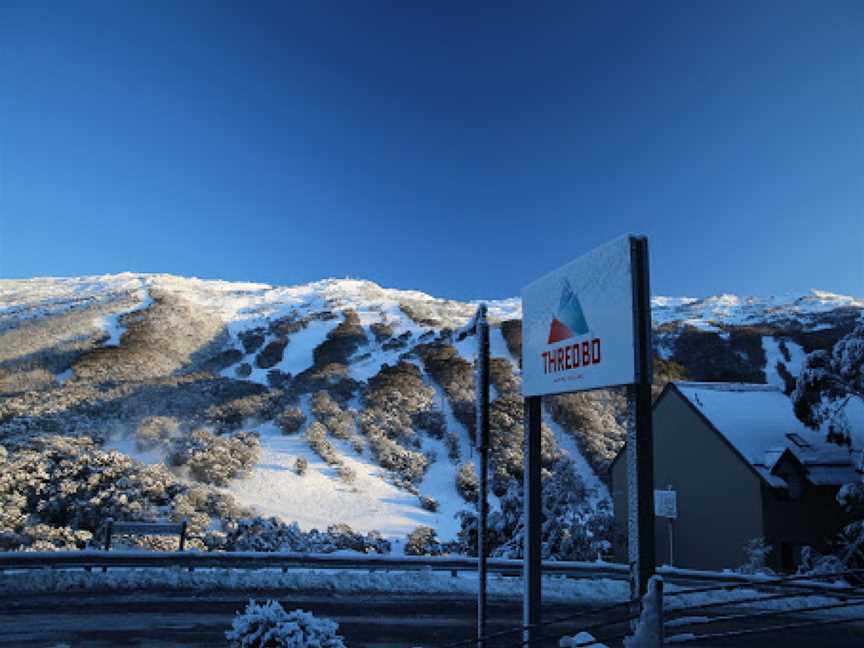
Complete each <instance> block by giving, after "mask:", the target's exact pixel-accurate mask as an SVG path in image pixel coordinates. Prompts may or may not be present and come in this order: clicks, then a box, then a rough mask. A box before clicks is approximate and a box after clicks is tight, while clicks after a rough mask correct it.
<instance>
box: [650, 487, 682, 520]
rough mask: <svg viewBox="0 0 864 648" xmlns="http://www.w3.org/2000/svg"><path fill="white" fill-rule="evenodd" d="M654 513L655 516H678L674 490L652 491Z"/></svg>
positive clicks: (676, 496) (676, 494) (676, 497)
mask: <svg viewBox="0 0 864 648" xmlns="http://www.w3.org/2000/svg"><path fill="white" fill-rule="evenodd" d="M654 515H655V516H656V517H663V518H671V519H673V520H675V519H677V518H678V493H676V492H675V491H674V490H655V491H654Z"/></svg>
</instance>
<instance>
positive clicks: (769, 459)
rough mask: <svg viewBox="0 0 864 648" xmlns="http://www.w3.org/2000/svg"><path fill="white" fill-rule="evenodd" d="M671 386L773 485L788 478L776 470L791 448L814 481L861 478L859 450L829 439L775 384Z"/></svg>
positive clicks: (835, 482)
mask: <svg viewBox="0 0 864 648" xmlns="http://www.w3.org/2000/svg"><path fill="white" fill-rule="evenodd" d="M672 385H673V387H674V388H675V389H676V390H677V391H678V392H679V393H680V394H681V395H682V396H683V397H684V398H685V399H686V400H687V401H688V402H689V403H690V405H691V406H692V407H693V409H695V410H696V411H697V412H698V413H699V414H701V415H702V416H703V417H704V418H705V419H706V420H707V421H708V422H709V423H710V424H711V426H712V427H713V428H714V429H715V430H716V431H717V432H718V433H719V434H720V435H721V436H723V438H724V439H726V441H728V442H729V444H730V445H731V446H732V447H733V448H734V449H735V450H736V451H737V452H738V454H739V455H740V456H741V457H742V458H743V459H744V460H745V461H746V462H748V463H749V464H750V465H751V466H752V467H753V468H754V469H755V470H756V472H757V473H758V474H759V476H760V477H762V479H764V480H765V481H766V482H768V483H769V484H770V485H771V486H775V487H784V486H786V482H785V481H784V480H783V478H782V477H780V476H779V475H777V474H775V473H774V468H775V467H776V466H777V465H778V463H779V460H780V458H781V457H782V456H783V455H784V454H785V453H786V452H791V453H792V454H793V455H794V456H795V458H796V459H797V460H798V461H799V462H800V463H801V465H803V466H804V467H805V469H806V471H807V477H808V480H809V481H810V482H811V483H813V484H816V485H839V484H844V483H847V482H850V481H853V480H855V479H856V478H858V477H860V476H859V475H858V473H857V470H856V469H857V468H858V467H859V466H860V452H861V451H860V449H857V448H856V449H853V450H852V451H851V452H850V450H849V449H848V448H844V447H841V446H839V445H836V444H834V443H829V442H827V441H826V440H825V435H824V433H822V432H820V431H816V430H811V429H810V428H808V427H806V426H805V425H804V424H803V423H801V421H799V420H798V419H797V418H796V417H795V413H794V411H793V408H792V402H791V401H790V399H789V398H788V397H787V396H786V395H785V394H784V393H783V392H782V391H780V390H779V389H778V388H777V387H775V386H773V385H757V384H748V383H705V382H676V383H673V384H672Z"/></svg>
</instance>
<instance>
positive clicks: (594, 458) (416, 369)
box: [0, 273, 864, 540]
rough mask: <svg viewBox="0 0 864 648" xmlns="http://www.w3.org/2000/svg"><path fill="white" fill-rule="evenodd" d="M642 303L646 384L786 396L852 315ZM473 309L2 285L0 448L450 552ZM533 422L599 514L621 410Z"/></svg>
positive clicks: (147, 287)
mask: <svg viewBox="0 0 864 648" xmlns="http://www.w3.org/2000/svg"><path fill="white" fill-rule="evenodd" d="M487 304H488V305H489V309H490V314H491V317H492V321H493V330H492V336H491V337H492V355H493V357H494V358H495V360H494V361H493V367H492V376H493V381H494V390H493V397H494V399H495V402H494V404H493V409H492V424H493V437H494V439H495V443H494V444H493V445H494V450H493V462H492V463H493V480H492V483H493V487H494V490H495V493H496V496H495V501H494V502H493V508H497V509H498V510H499V511H501V510H502V504H501V503H499V502H498V497H504V496H505V495H506V494H507V493H508V490H511V491H512V489H513V488H516V487H517V485H518V482H519V478H520V477H521V458H522V455H521V441H522V436H521V435H522V423H521V400H520V399H519V373H520V372H519V354H520V353H521V320H520V318H521V304H520V300H519V299H518V298H512V299H504V300H492V301H488V302H487ZM652 306H653V317H654V328H655V350H656V355H657V358H658V362H657V371H656V373H657V382H658V384H659V383H661V382H662V381H664V380H668V379H671V378H676V377H686V378H689V379H693V380H737V381H748V382H772V383H776V384H778V385H780V386H782V387H784V388H789V386H790V385H791V384H792V381H794V376H795V375H796V373H797V372H798V370H799V368H800V366H801V362H802V361H803V358H804V356H805V355H806V353H808V352H810V351H813V350H814V349H818V348H829V347H830V346H831V345H832V344H833V342H834V341H836V340H837V339H838V338H839V337H841V336H842V335H844V334H845V333H847V332H848V331H849V330H850V329H851V327H852V324H853V322H854V321H855V320H856V319H857V318H858V317H860V315H861V312H862V311H864V300H861V299H855V298H852V297H844V296H841V295H833V294H830V293H825V292H819V291H812V292H810V293H807V294H802V295H792V296H787V297H781V298H765V299H762V298H752V297H750V298H739V297H735V296H732V295H722V296H718V297H709V298H705V299H691V298H670V297H655V298H654V299H653V304H652ZM475 308H476V303H466V302H459V301H454V300H447V299H439V298H435V297H432V296H430V295H427V294H425V293H422V292H416V291H404V290H392V289H385V288H382V287H380V286H378V285H376V284H374V283H372V282H369V281H362V280H355V279H327V280H323V281H318V282H315V283H311V284H306V285H300V286H291V287H274V286H268V285H264V284H253V283H236V282H224V281H205V280H198V279H186V278H181V277H175V276H169V275H153V274H129V273H125V274H120V275H107V276H100V277H78V278H62V279H60V278H37V279H29V280H2V281H0V444H3V445H4V446H5V447H6V449H7V451H8V452H9V459H8V460H12V459H14V458H15V457H16V456H17V455H18V454H20V453H24V452H27V451H32V449H33V448H34V447H37V446H38V443H37V440H38V439H40V438H42V437H45V436H46V435H66V436H72V437H82V436H83V437H89V438H93V439H95V440H96V442H97V446H98V445H101V446H102V449H103V450H104V449H106V448H108V449H115V450H118V451H120V452H122V453H124V454H126V455H130V456H132V457H133V458H135V459H138V460H141V461H144V462H145V463H150V464H153V465H156V464H163V463H165V462H167V463H168V464H169V465H171V471H172V473H173V477H174V478H176V479H177V480H179V481H180V482H182V483H185V484H187V486H188V485H189V484H193V485H197V484H201V485H203V486H206V488H208V489H211V490H212V491H213V492H218V493H223V494H230V495H232V496H233V498H234V500H236V502H237V503H238V505H240V506H243V507H251V508H253V509H255V510H256V511H257V512H259V513H261V514H263V515H268V516H269V515H275V516H278V517H280V518H282V519H284V520H285V521H286V522H291V521H297V522H299V525H300V527H301V528H303V529H309V528H312V527H317V528H325V527H327V526H328V525H332V524H336V523H345V524H348V525H349V526H351V527H352V528H353V529H354V530H356V531H360V532H363V533H365V532H369V531H372V530H377V531H379V532H381V533H382V534H383V535H384V536H385V537H390V538H401V537H404V536H405V534H406V533H408V532H410V531H411V530H412V529H414V528H415V527H417V526H418V525H427V526H430V527H432V528H434V529H436V530H437V532H438V535H439V537H440V538H441V539H443V540H452V539H454V538H455V537H456V536H457V532H458V531H459V529H460V521H459V519H458V518H457V514H458V513H459V511H462V510H466V509H471V508H472V506H473V505H472V504H470V503H469V500H471V498H472V494H473V490H472V489H473V488H474V484H473V477H472V475H473V473H472V469H471V467H470V466H468V465H467V464H469V463H470V462H471V460H472V458H473V457H472V455H473V451H472V435H473V413H472V411H471V406H472V399H473V388H472V382H471V381H472V375H471V363H472V362H473V358H474V343H473V341H472V340H471V339H468V340H466V341H462V342H455V341H454V340H453V338H452V330H453V329H454V328H456V327H458V326H460V325H461V324H463V323H464V322H465V321H466V320H467V319H468V318H469V317H470V316H471V315H472V314H473V312H474V310H475ZM544 422H545V423H546V428H545V438H544V462H545V463H546V465H547V468H549V469H550V470H552V469H555V470H561V469H562V468H561V466H563V465H565V464H563V463H561V462H562V460H564V459H569V460H570V461H569V462H565V463H566V465H567V466H568V468H567V470H569V471H572V472H573V474H574V475H575V477H574V479H578V481H579V488H581V489H582V490H581V491H580V493H582V495H584V499H585V501H586V502H587V503H588V504H589V505H590V506H591V507H593V508H594V509H597V508H598V507H600V509H602V508H603V503H604V502H608V498H609V495H608V492H607V490H606V486H605V485H604V480H605V469H606V467H607V466H608V463H609V461H610V460H611V458H612V457H614V455H615V453H616V452H617V450H618V449H619V448H620V445H621V443H622V441H623V427H622V422H623V397H622V395H621V394H620V393H616V392H612V391H609V392H596V393H591V394H579V395H568V396H561V397H556V398H550V399H547V403H546V412H545V413H544ZM195 430H204V431H203V432H200V433H197V432H195ZM244 433H251V434H248V435H245V436H244ZM196 434H197V435H198V436H195V435H196ZM208 435H209V436H208ZM34 444H35V445H34ZM253 446H254V450H255V452H253V453H251V454H248V456H247V450H248V449H249V448H252V447H253ZM38 447H42V446H38ZM250 452H251V451H250ZM249 457H252V458H251V459H248V458H249ZM247 459H248V461H247ZM244 462H245V463H244ZM304 462H305V467H302V466H303V464H304ZM235 464H236V465H235ZM203 486H202V487H203ZM0 490H2V489H0ZM184 492H185V491H184ZM0 495H2V493H0ZM184 497H186V495H184ZM187 499H188V497H187ZM184 501H185V500H184ZM161 506H162V509H158V507H156V509H153V510H149V509H148V510H143V509H142V511H138V512H137V513H136V515H137V516H138V517H142V516H143V517H146V516H147V515H150V516H151V517H152V515H153V514H154V513H153V511H154V510H155V511H156V513H158V512H159V510H161V511H162V513H165V507H166V506H168V505H165V504H163V505H161ZM171 506H174V509H173V510H174V511H175V512H176V510H179V509H178V508H177V507H178V506H179V505H177V504H176V503H175V504H172V505H171ZM144 508H145V509H147V507H146V506H145V507H144ZM169 508H170V507H169ZM205 508H206V507H205ZM506 508H507V507H506V506H503V509H504V510H506ZM157 509H158V510H157ZM193 509H194V510H195V511H196V512H197V513H199V514H201V515H205V513H204V512H203V511H204V508H202V507H201V506H198V507H197V508H196V507H193ZM22 510H23V509H22ZM136 511H137V509H136ZM207 515H209V518H210V521H209V522H206V519H205V521H204V522H201V525H202V526H203V527H208V526H209V527H211V528H213V527H214V525H215V524H216V523H217V522H218V517H219V516H218V515H215V514H214V513H213V512H212V511H210V512H209V513H207V514H206V515H205V518H206V517H207ZM503 515H504V513H502V516H503ZM133 517H134V515H133ZM43 518H44V516H43ZM0 522H2V521H0ZM11 524H12V523H11V522H7V525H11ZM16 524H19V526H20V524H23V523H21V522H20V521H19V522H18V523H16ZM3 532H4V529H0V535H2V533H3ZM16 533H19V534H20V533H21V531H20V528H19V529H18V531H16Z"/></svg>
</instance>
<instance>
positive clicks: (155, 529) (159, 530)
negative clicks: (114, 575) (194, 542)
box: [105, 518, 186, 551]
mask: <svg viewBox="0 0 864 648" xmlns="http://www.w3.org/2000/svg"><path fill="white" fill-rule="evenodd" d="M115 533H116V534H117V535H124V534H133V535H175V534H176V535H179V536H180V551H183V547H184V546H186V519H185V518H184V519H183V520H182V521H181V522H115V521H114V520H113V519H112V518H108V519H107V520H106V527H105V551H110V550H111V536H112V535H114V534H115Z"/></svg>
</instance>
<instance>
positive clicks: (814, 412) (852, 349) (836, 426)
mask: <svg viewBox="0 0 864 648" xmlns="http://www.w3.org/2000/svg"><path fill="white" fill-rule="evenodd" d="M855 398H857V399H859V400H864V320H862V321H859V323H858V324H857V325H856V326H855V328H854V329H853V330H852V332H850V333H849V334H848V335H846V336H844V337H842V338H841V339H840V340H839V341H838V342H837V343H836V344H835V345H834V347H833V349H831V351H830V352H829V351H815V352H814V353H811V354H810V355H808V356H807V357H806V358H805V360H804V367H803V368H802V370H801V373H800V375H799V376H798V381H797V383H796V385H795V390H794V392H793V393H792V400H793V402H794V405H795V414H796V415H797V416H798V418H799V419H801V421H803V422H804V423H805V424H806V425H808V426H809V427H811V428H814V429H818V428H820V427H821V426H823V425H826V426H827V436H828V440H829V441H832V442H834V443H837V444H840V445H845V446H848V447H850V450H851V445H852V434H851V429H850V425H849V421H848V420H847V418H846V415H845V409H846V405H847V404H848V403H849V401H851V400H852V399H855ZM837 502H838V504H840V506H841V507H843V508H844V509H845V510H846V511H847V512H849V513H850V514H852V517H853V519H854V521H853V522H851V523H850V524H848V525H847V526H846V527H845V528H844V529H843V530H842V532H841V534H840V536H839V538H837V540H836V542H835V545H836V552H835V553H836V555H837V557H838V558H839V559H840V560H841V561H842V562H843V563H844V564H845V565H846V566H847V567H851V568H856V567H859V568H860V567H864V519H861V513H862V511H864V506H862V504H864V482H862V480H861V479H858V480H856V481H854V482H850V483H848V484H844V485H843V487H842V488H841V489H840V490H839V491H838V493H837ZM855 518H857V519H855Z"/></svg>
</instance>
